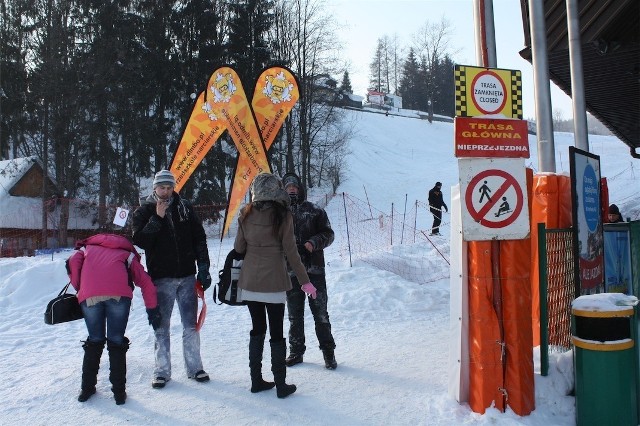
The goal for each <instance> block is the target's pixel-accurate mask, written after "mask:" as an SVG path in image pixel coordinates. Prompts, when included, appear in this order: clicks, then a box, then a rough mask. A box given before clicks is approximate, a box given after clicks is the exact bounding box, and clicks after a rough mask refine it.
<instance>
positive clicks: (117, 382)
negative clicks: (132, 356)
mask: <svg viewBox="0 0 640 426" xmlns="http://www.w3.org/2000/svg"><path fill="white" fill-rule="evenodd" d="M128 349H129V339H127V338H126V337H125V338H124V343H122V344H117V343H114V342H112V341H111V340H108V341H107V350H108V351H109V370H110V371H109V381H110V382H111V390H112V391H113V397H114V399H115V400H116V404H117V405H122V404H124V402H125V400H126V399H127V393H126V392H125V385H126V383H127V350H128Z"/></svg>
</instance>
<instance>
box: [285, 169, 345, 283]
mask: <svg viewBox="0 0 640 426" xmlns="http://www.w3.org/2000/svg"><path fill="white" fill-rule="evenodd" d="M285 176H294V177H295V178H297V180H298V188H299V190H298V196H297V200H296V203H294V202H293V201H292V203H291V207H290V209H291V213H292V214H293V226H294V233H295V236H296V244H297V245H298V252H299V253H300V258H301V259H302V263H304V265H305V267H306V268H307V272H308V273H309V274H324V249H325V248H326V247H329V246H330V245H331V243H333V239H334V236H335V234H334V233H333V229H331V223H330V222H329V217H328V216H327V213H326V212H325V211H324V209H322V208H320V207H318V206H317V205H315V204H313V203H312V202H310V201H307V200H306V191H305V190H304V188H303V187H302V183H301V182H300V178H298V176H296V175H294V174H293V173H288V174H287V175H285ZM283 179H284V176H283ZM307 241H309V242H311V244H313V252H311V253H309V251H308V250H306V249H305V248H303V246H304V243H306V242H307Z"/></svg>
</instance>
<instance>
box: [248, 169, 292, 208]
mask: <svg viewBox="0 0 640 426" xmlns="http://www.w3.org/2000/svg"><path fill="white" fill-rule="evenodd" d="M256 201H276V202H278V203H280V204H282V205H284V206H289V202H290V201H289V194H287V193H286V192H285V190H284V189H283V187H282V181H281V180H280V179H279V178H278V177H277V176H276V175H274V174H271V173H260V174H259V175H258V176H256V177H255V179H253V183H252V184H251V202H256Z"/></svg>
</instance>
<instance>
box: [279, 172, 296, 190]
mask: <svg viewBox="0 0 640 426" xmlns="http://www.w3.org/2000/svg"><path fill="white" fill-rule="evenodd" d="M282 183H283V185H284V188H285V189H286V188H287V186H289V185H293V186H295V187H297V188H298V189H300V179H298V176H296V175H294V174H293V173H287V174H286V175H284V176H282Z"/></svg>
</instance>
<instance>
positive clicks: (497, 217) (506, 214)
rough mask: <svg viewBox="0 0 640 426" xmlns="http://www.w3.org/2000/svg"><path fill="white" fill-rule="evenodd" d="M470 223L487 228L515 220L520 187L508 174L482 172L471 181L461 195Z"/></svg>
mask: <svg viewBox="0 0 640 426" xmlns="http://www.w3.org/2000/svg"><path fill="white" fill-rule="evenodd" d="M464 201H465V204H466V206H467V211H468V212H469V214H470V215H471V217H472V218H473V220H474V221H475V222H477V223H479V224H480V225H483V226H486V227H487V228H494V229H495V228H504V227H506V226H508V225H510V224H512V223H513V222H515V220H516V219H517V218H518V216H519V215H520V212H521V211H522V207H523V205H524V197H523V195H522V189H521V188H520V184H519V183H518V181H517V180H516V178H514V177H513V176H512V175H511V174H509V173H507V172H505V171H503V170H497V169H491V170H484V171H482V172H480V173H478V174H477V175H476V176H474V177H473V179H471V181H470V182H469V185H468V186H467V190H466V192H465V195H464Z"/></svg>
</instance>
